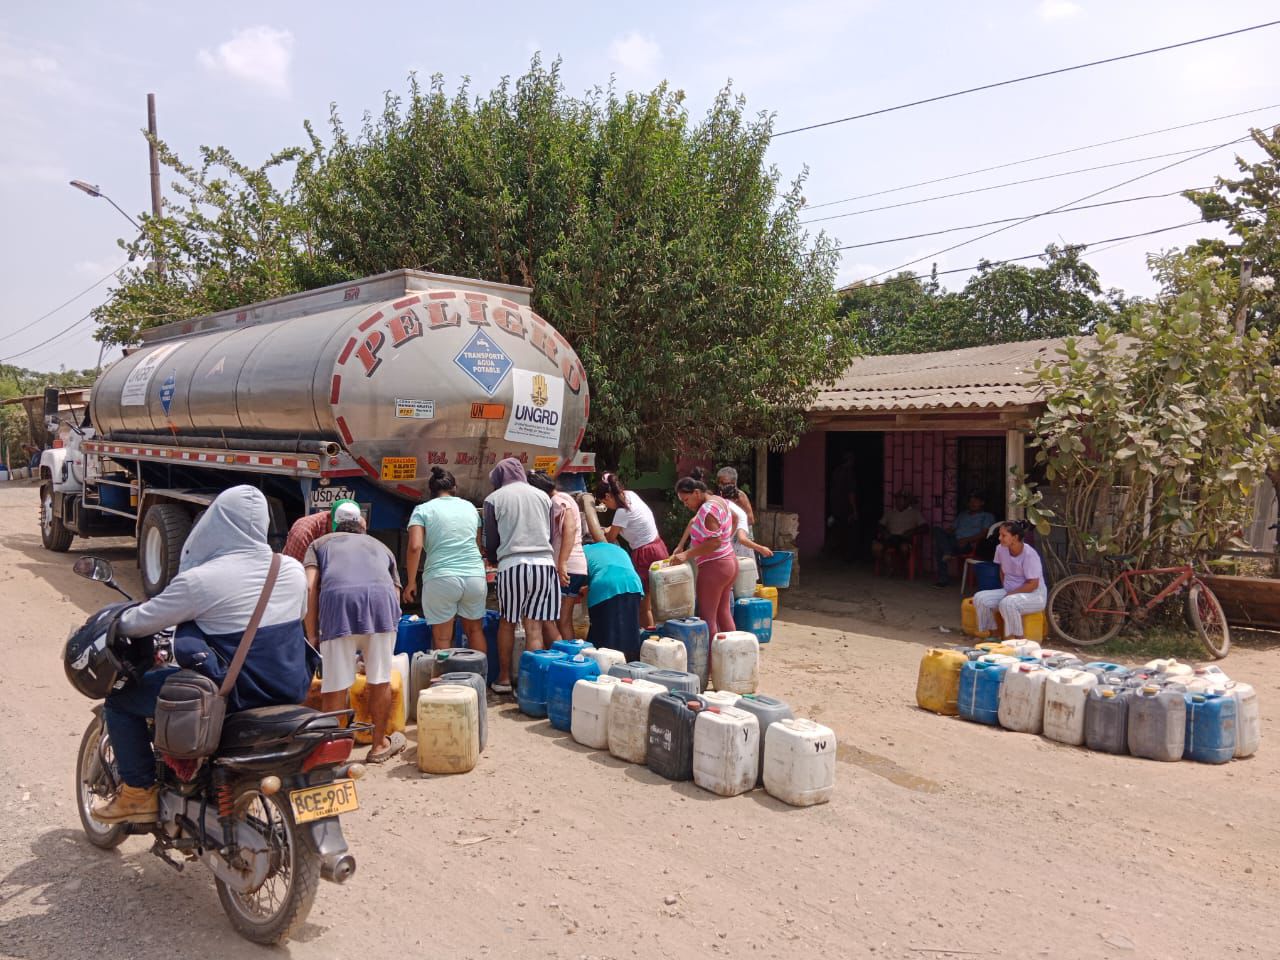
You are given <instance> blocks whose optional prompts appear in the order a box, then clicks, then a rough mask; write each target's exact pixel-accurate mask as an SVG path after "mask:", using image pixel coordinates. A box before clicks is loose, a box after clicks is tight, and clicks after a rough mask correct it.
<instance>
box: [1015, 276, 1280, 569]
mask: <svg viewBox="0 0 1280 960" xmlns="http://www.w3.org/2000/svg"><path fill="white" fill-rule="evenodd" d="M1152 263H1153V267H1154V268H1155V270H1156V273H1157V276H1160V277H1162V278H1165V281H1166V285H1165V287H1164V289H1163V290H1162V292H1161V294H1160V296H1159V297H1158V298H1157V300H1156V301H1155V302H1154V303H1153V304H1150V305H1148V306H1147V307H1146V308H1145V309H1144V310H1143V311H1141V312H1140V313H1139V314H1138V316H1137V318H1136V319H1135V322H1134V323H1133V325H1132V327H1131V329H1130V331H1129V333H1128V334H1126V335H1118V334H1117V333H1115V332H1114V331H1113V330H1112V329H1110V328H1109V327H1107V326H1105V325H1103V326H1099V327H1098V328H1097V331H1096V337H1095V339H1094V340H1092V341H1076V340H1075V339H1074V338H1072V339H1069V340H1068V342H1067V345H1066V347H1065V349H1064V350H1063V357H1062V359H1061V360H1060V361H1058V362H1053V363H1046V364H1044V365H1042V366H1040V367H1039V369H1038V373H1037V376H1038V379H1039V383H1040V384H1041V385H1042V386H1043V388H1044V390H1045V395H1046V405H1045V411H1044V413H1043V414H1042V415H1041V416H1040V417H1039V418H1038V419H1037V420H1036V422H1035V424H1034V426H1033V430H1032V433H1033V438H1034V439H1033V445H1034V446H1035V447H1036V448H1037V453H1036V459H1037V461H1038V462H1039V463H1040V464H1041V465H1043V467H1044V472H1045V476H1046V479H1047V481H1048V483H1049V484H1050V485H1052V486H1053V487H1055V488H1057V492H1058V493H1059V494H1060V501H1061V504H1062V506H1061V508H1060V509H1059V510H1056V511H1055V510H1049V509H1047V508H1046V507H1045V505H1044V503H1043V500H1042V499H1041V495H1040V493H1041V492H1040V491H1038V490H1035V489H1034V488H1032V487H1031V486H1030V485H1027V486H1024V487H1023V488H1022V489H1021V491H1020V493H1019V499H1020V502H1021V503H1022V504H1023V505H1024V506H1025V507H1026V509H1027V514H1028V517H1029V518H1030V519H1032V520H1034V521H1035V522H1036V523H1037V526H1038V527H1039V528H1040V530H1041V532H1043V533H1047V532H1048V530H1049V526H1050V524H1056V525H1060V526H1062V527H1064V528H1065V532H1066V534H1067V542H1068V556H1067V557H1066V558H1064V559H1066V560H1071V561H1084V562H1091V561H1096V560H1097V559H1099V558H1101V557H1105V556H1108V555H1116V554H1132V555H1134V556H1135V557H1136V558H1137V565H1138V566H1143V567H1148V566H1160V565H1163V564H1166V563H1181V562H1185V561H1186V560H1188V559H1189V558H1191V557H1193V556H1196V555H1201V554H1209V555H1216V554H1217V553H1219V552H1220V551H1221V550H1222V549H1223V548H1224V546H1225V544H1226V542H1227V540H1228V539H1229V538H1230V537H1232V536H1234V535H1235V534H1236V533H1237V532H1238V530H1239V528H1240V526H1241V525H1242V524H1243V523H1244V522H1245V521H1246V520H1247V519H1248V516H1247V515H1248V513H1249V509H1250V506H1251V504H1250V494H1251V492H1252V490H1253V489H1254V488H1255V487H1256V486H1257V484H1258V483H1259V482H1262V481H1263V480H1264V477H1265V474H1266V470H1267V467H1268V465H1269V463H1270V462H1271V461H1272V459H1273V458H1274V457H1275V455H1276V452H1277V449H1278V446H1277V433H1276V431H1275V429H1273V428H1272V427H1269V426H1267V425H1266V424H1264V423H1260V422H1259V418H1258V415H1257V414H1258V411H1259V410H1261V409H1264V408H1266V407H1268V406H1269V405H1271V404H1274V403H1275V402H1276V400H1277V397H1278V396H1280V372H1278V370H1277V368H1276V367H1274V366H1273V365H1272V363H1271V349H1272V345H1271V341H1270V339H1269V338H1268V337H1267V335H1266V334H1265V333H1263V332H1262V331H1260V330H1257V329H1254V330H1250V331H1249V332H1248V333H1247V334H1246V335H1244V336H1240V335H1237V334H1236V333H1235V331H1234V329H1233V327H1232V323H1231V316H1230V311H1229V309H1228V307H1229V305H1230V302H1231V301H1230V297H1231V293H1232V291H1231V289H1230V287H1229V285H1226V284H1224V283H1223V282H1222V281H1223V279H1224V277H1223V274H1222V272H1221V270H1220V269H1219V268H1218V267H1217V265H1216V264H1214V263H1211V262H1210V263H1206V262H1205V259H1204V258H1200V257H1196V256H1190V257H1188V256H1187V255H1185V254H1181V253H1173V254H1167V255H1163V256H1161V257H1155V258H1152ZM1171 278H1176V282H1172V283H1171V282H1170V279H1171Z"/></svg>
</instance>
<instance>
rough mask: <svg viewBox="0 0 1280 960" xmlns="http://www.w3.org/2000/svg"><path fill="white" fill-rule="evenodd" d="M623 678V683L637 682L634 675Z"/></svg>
mask: <svg viewBox="0 0 1280 960" xmlns="http://www.w3.org/2000/svg"><path fill="white" fill-rule="evenodd" d="M621 680H622V682H623V683H635V678H633V677H622V678H621Z"/></svg>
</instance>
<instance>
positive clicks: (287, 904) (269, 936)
mask: <svg viewBox="0 0 1280 960" xmlns="http://www.w3.org/2000/svg"><path fill="white" fill-rule="evenodd" d="M240 809H241V811H242V812H241V817H242V818H243V819H244V820H245V821H246V822H248V823H249V824H250V825H251V826H252V827H253V828H254V829H256V830H258V831H259V832H260V833H261V834H262V835H263V836H264V837H265V838H266V839H267V844H268V846H269V847H270V849H271V870H270V872H269V873H268V874H267V878H266V880H264V881H263V882H262V886H260V887H259V888H258V889H257V890H255V891H253V892H252V893H248V894H240V893H236V892H235V891H234V890H232V889H231V888H230V887H228V886H227V885H226V884H225V883H223V882H222V880H216V881H215V882H216V883H217V886H218V899H219V900H221V901H222V909H223V910H224V911H226V914H227V917H228V919H230V920H231V925H232V926H233V927H235V928H236V932H237V933H238V934H240V936H242V937H244V938H245V939H246V940H251V941H253V942H254V943H262V944H268V945H273V944H279V943H284V941H286V940H288V939H289V937H290V935H291V934H292V933H293V931H294V930H296V929H297V928H298V927H299V926H300V925H301V924H302V922H303V921H304V920H306V919H307V914H308V913H310V912H311V905H312V904H313V903H314V902H315V899H316V891H317V889H318V887H319V885H320V854H318V853H316V851H315V848H314V847H312V846H311V844H310V842H308V840H307V838H306V837H304V836H303V835H302V833H301V831H299V829H298V825H297V824H296V823H294V822H293V811H292V810H291V809H290V808H289V803H288V800H287V799H285V798H284V797H283V796H282V795H281V794H278V793H277V794H273V795H271V796H266V795H264V794H261V793H258V792H257V791H253V792H251V793H249V794H247V795H246V796H245V797H244V798H243V799H242V801H241V803H240Z"/></svg>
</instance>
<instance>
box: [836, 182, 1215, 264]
mask: <svg viewBox="0 0 1280 960" xmlns="http://www.w3.org/2000/svg"><path fill="white" fill-rule="evenodd" d="M1204 189H1207V188H1205V187H1187V188H1186V189H1184V190H1172V191H1170V192H1169V193H1150V194H1147V195H1145V196H1141V197H1125V198H1124V199H1123V200H1104V201H1102V202H1101V203H1088V204H1085V205H1084V206H1080V207H1067V208H1066V209H1065V210H1059V211H1058V212H1057V213H1055V214H1052V216H1057V215H1058V214H1059V213H1075V212H1076V211H1077V210H1097V209H1098V208H1099V207H1114V206H1118V205H1120V204H1122V203H1137V202H1138V201H1139V200H1163V199H1165V198H1166V197H1179V196H1182V194H1184V193H1186V192H1187V191H1188V190H1204ZM1024 219H1026V216H1025V215H1024V216H1021V217H1004V218H1002V219H1000V220H987V221H986V222H984V223H970V224H967V225H966V226H963V227H947V228H946V229H945V230H930V231H929V232H928V233H910V234H907V235H905V236H901V237H889V238H888V239H885V240H868V241H866V242H865V243H850V244H846V245H845V246H843V247H836V248H835V249H836V250H857V249H858V248H859V247H878V246H882V245H883V244H886V243H898V242H899V241H901V240H919V239H920V238H921V237H936V236H938V235H940V234H944V233H957V232H959V231H961V230H976V229H978V228H979V227H990V226H994V225H995V224H997V223H1013V222H1014V221H1015V220H1024Z"/></svg>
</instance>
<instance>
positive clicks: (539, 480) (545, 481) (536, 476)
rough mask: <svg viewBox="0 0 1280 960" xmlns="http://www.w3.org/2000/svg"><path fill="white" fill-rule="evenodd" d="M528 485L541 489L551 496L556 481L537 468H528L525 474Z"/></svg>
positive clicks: (554, 490)
mask: <svg viewBox="0 0 1280 960" xmlns="http://www.w3.org/2000/svg"><path fill="white" fill-rule="evenodd" d="M527 477H528V480H529V486H531V487H533V488H534V489H535V490H541V491H542V492H543V493H545V494H546V495H547V496H551V495H552V494H553V493H555V492H556V482H555V481H554V480H552V479H551V478H550V477H548V476H547V475H546V474H545V473H542V472H541V471H537V470H530V471H529V472H528V474H527Z"/></svg>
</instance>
